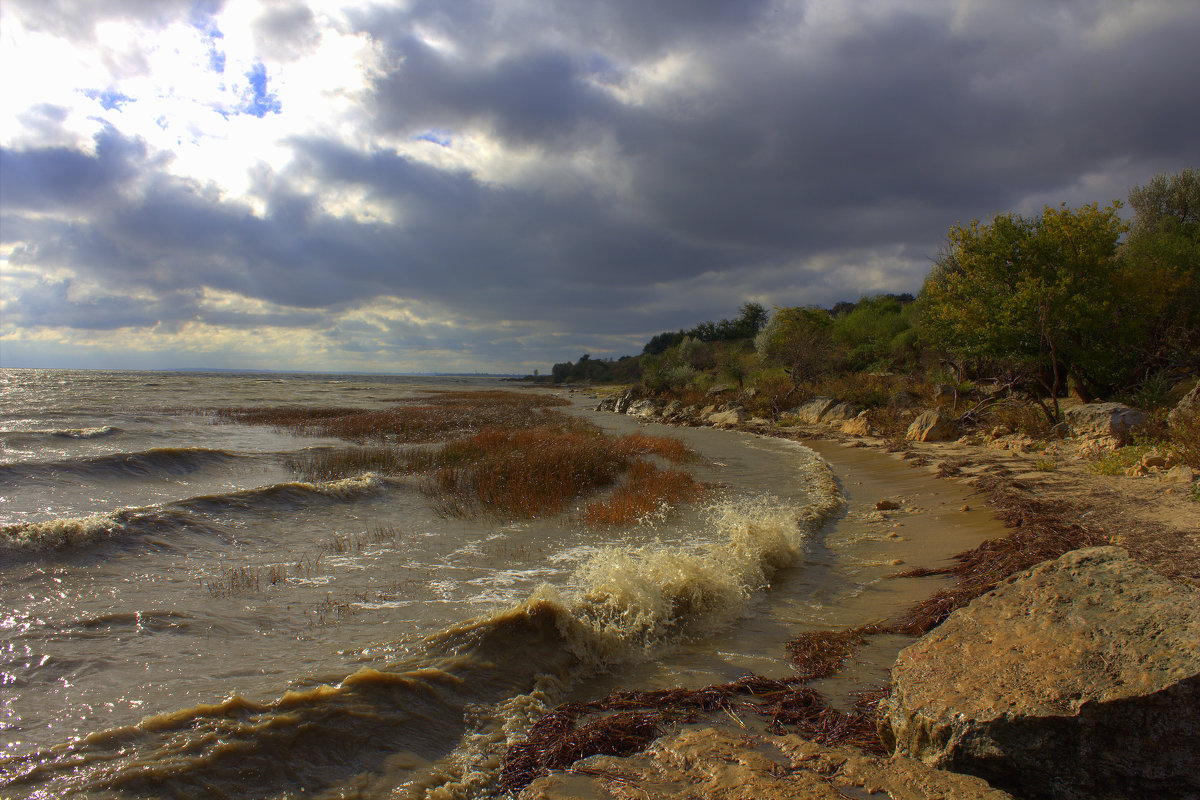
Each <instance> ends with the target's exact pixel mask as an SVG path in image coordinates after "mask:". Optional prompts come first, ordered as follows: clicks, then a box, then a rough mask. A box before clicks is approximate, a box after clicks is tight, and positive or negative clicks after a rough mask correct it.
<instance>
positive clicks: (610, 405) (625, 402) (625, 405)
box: [596, 386, 642, 414]
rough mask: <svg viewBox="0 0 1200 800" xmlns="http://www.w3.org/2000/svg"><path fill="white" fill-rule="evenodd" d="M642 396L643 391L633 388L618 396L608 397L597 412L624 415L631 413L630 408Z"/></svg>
mask: <svg viewBox="0 0 1200 800" xmlns="http://www.w3.org/2000/svg"><path fill="white" fill-rule="evenodd" d="M641 396H642V390H641V389H640V388H638V387H637V386H632V387H630V388H628V389H626V390H625V391H623V392H621V393H620V394H618V395H612V396H610V397H606V398H604V399H603V400H601V401H600V404H599V405H597V406H596V410H597V411H612V412H614V413H617V414H624V413H626V412H628V411H629V406H630V405H632V404H633V402H634V401H635V400H638V399H639V398H640V397H641Z"/></svg>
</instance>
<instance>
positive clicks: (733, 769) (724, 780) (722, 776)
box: [518, 728, 1011, 800]
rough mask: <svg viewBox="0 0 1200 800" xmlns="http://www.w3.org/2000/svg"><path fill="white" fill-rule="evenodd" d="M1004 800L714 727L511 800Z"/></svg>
mask: <svg viewBox="0 0 1200 800" xmlns="http://www.w3.org/2000/svg"><path fill="white" fill-rule="evenodd" d="M877 796H878V797H894V798H903V799H904V800H933V798H954V800H1011V795H1008V794H1005V793H1004V792H1002V791H999V790H998V789H993V788H992V787H990V786H988V785H987V783H986V782H984V781H982V780H980V779H979V778H974V777H971V776H969V775H956V774H954V773H952V772H943V771H941V770H936V769H931V768H929V767H927V766H925V765H924V764H922V763H921V762H919V761H915V760H913V759H909V758H896V759H891V760H889V759H884V758H878V757H875V756H870V755H867V754H865V753H863V752H862V751H860V750H856V749H854V748H852V747H827V746H825V745H820V744H817V743H815V742H811V741H809V740H807V739H801V738H800V737H798V736H747V735H746V734H744V733H740V734H734V733H729V732H726V731H722V730H718V729H716V728H691V729H687V730H682V731H676V732H672V733H669V734H667V735H665V736H663V737H661V738H659V739H658V740H656V741H655V742H654V744H653V745H651V746H650V748H649V750H647V751H646V752H644V753H637V754H634V755H630V756H625V757H623V758H621V757H616V756H592V757H590V758H586V759H583V760H582V761H577V762H575V765H574V766H573V767H572V769H571V771H570V772H552V773H550V774H549V775H546V776H544V777H542V778H538V779H537V780H535V781H534V782H533V783H531V784H529V786H527V787H525V789H524V790H523V791H522V792H521V793H520V795H518V797H519V800H577V799H581V798H599V797H622V798H668V797H670V798H686V799H687V800H702V799H703V800H750V799H751V798H761V800H767V799H768V798H769V799H770V800H845V798H847V797H877Z"/></svg>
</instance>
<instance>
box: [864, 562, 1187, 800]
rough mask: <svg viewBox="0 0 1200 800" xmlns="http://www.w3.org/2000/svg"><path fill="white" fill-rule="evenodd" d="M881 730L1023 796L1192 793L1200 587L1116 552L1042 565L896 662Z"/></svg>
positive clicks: (936, 762)
mask: <svg viewBox="0 0 1200 800" xmlns="http://www.w3.org/2000/svg"><path fill="white" fill-rule="evenodd" d="M879 731H880V736H881V738H883V740H884V743H885V744H887V745H888V746H889V747H890V748H893V749H894V750H895V752H896V753H897V754H898V755H901V756H907V757H911V758H917V759H920V760H921V761H923V762H924V763H926V764H928V765H931V766H937V767H942V768H947V769H952V770H955V771H959V772H966V773H970V774H972V775H977V776H980V777H983V778H985V779H987V780H988V781H990V782H991V783H992V784H993V785H995V786H1000V787H1003V788H1006V789H1008V790H1010V791H1012V792H1013V793H1014V794H1017V795H1019V796H1022V797H1029V798H1055V799H1056V800H1074V799H1075V798H1080V799H1081V800H1082V798H1091V799H1092V800H1095V799H1096V798H1105V799H1107V798H1111V799H1112V800H1115V799H1116V798H1128V797H1161V798H1194V797H1197V796H1200V591H1197V590H1195V589H1192V588H1188V587H1184V586H1181V585H1179V584H1175V583H1172V582H1171V581H1169V580H1167V579H1166V578H1163V577H1161V576H1159V575H1158V574H1156V573H1154V572H1151V571H1149V570H1148V569H1146V568H1145V567H1142V566H1140V565H1138V564H1137V563H1136V562H1134V561H1132V560H1131V559H1130V558H1129V557H1128V554H1127V553H1126V552H1125V551H1124V550H1121V549H1120V548H1116V547H1097V548H1089V549H1085V550H1075V551H1072V552H1070V553H1067V554H1066V555H1064V556H1062V557H1061V558H1059V559H1057V560H1054V561H1047V562H1043V563H1042V564H1039V565H1037V566H1036V567H1033V568H1032V569H1030V570H1027V571H1025V572H1023V573H1019V574H1017V575H1014V576H1012V577H1010V578H1009V579H1008V580H1006V581H1005V582H1003V583H1002V584H1000V585H999V586H998V587H997V588H996V589H995V590H993V591H992V592H989V593H988V594H986V595H983V596H982V597H979V598H977V599H975V600H974V601H973V602H972V603H971V604H970V605H968V606H967V607H965V608H962V609H959V610H958V611H956V612H954V613H953V614H951V615H950V617H949V618H948V619H947V620H946V621H945V622H944V623H942V625H941V626H939V627H938V628H937V629H935V630H934V631H933V632H932V633H930V634H928V635H926V636H925V637H924V638H922V639H921V640H919V641H918V642H917V643H916V644H914V645H913V646H911V647H909V648H907V649H906V650H904V651H902V652H901V653H900V657H899V659H898V660H897V663H896V666H895V667H894V668H893V670H892V689H891V694H890V695H889V696H888V697H887V698H886V699H885V700H884V701H883V702H882V703H881V704H880V721H879Z"/></svg>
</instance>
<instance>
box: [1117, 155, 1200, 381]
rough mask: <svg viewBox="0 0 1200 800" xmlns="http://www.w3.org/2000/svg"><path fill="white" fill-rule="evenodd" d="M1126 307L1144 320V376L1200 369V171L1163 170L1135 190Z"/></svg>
mask: <svg viewBox="0 0 1200 800" xmlns="http://www.w3.org/2000/svg"><path fill="white" fill-rule="evenodd" d="M1129 204H1130V205H1131V206H1132V207H1133V209H1134V220H1133V226H1132V229H1131V230H1130V234H1129V238H1128V239H1127V240H1126V242H1125V245H1124V247H1122V249H1121V263H1122V278H1123V286H1122V292H1121V297H1122V305H1123V306H1124V310H1125V314H1126V316H1128V317H1129V318H1130V319H1133V320H1136V321H1137V323H1138V333H1137V337H1136V341H1135V344H1134V347H1135V349H1136V351H1137V352H1138V354H1139V356H1140V360H1141V372H1142V375H1141V377H1142V378H1145V377H1148V376H1149V374H1150V373H1152V372H1163V373H1166V374H1172V373H1174V375H1175V377H1182V376H1183V375H1186V374H1192V373H1195V372H1196V371H1197V370H1200V173H1197V171H1196V170H1193V169H1187V170H1184V171H1183V172H1181V173H1179V174H1178V175H1174V176H1170V177H1168V176H1166V175H1158V176H1156V177H1155V178H1153V179H1152V180H1151V181H1150V183H1148V184H1146V185H1145V186H1136V187H1134V188H1133V189H1132V190H1131V191H1130V192H1129Z"/></svg>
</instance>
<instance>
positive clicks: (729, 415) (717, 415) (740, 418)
mask: <svg viewBox="0 0 1200 800" xmlns="http://www.w3.org/2000/svg"><path fill="white" fill-rule="evenodd" d="M748 419H750V415H749V414H747V413H746V409H744V408H742V407H741V406H728V407H725V408H722V409H721V410H720V411H714V412H712V413H711V414H709V415H708V417H707V418H706V421H707V422H708V424H709V425H712V426H714V427H717V428H728V427H732V426H734V425H740V424H742V423H743V422H745V421H746V420H748Z"/></svg>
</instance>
